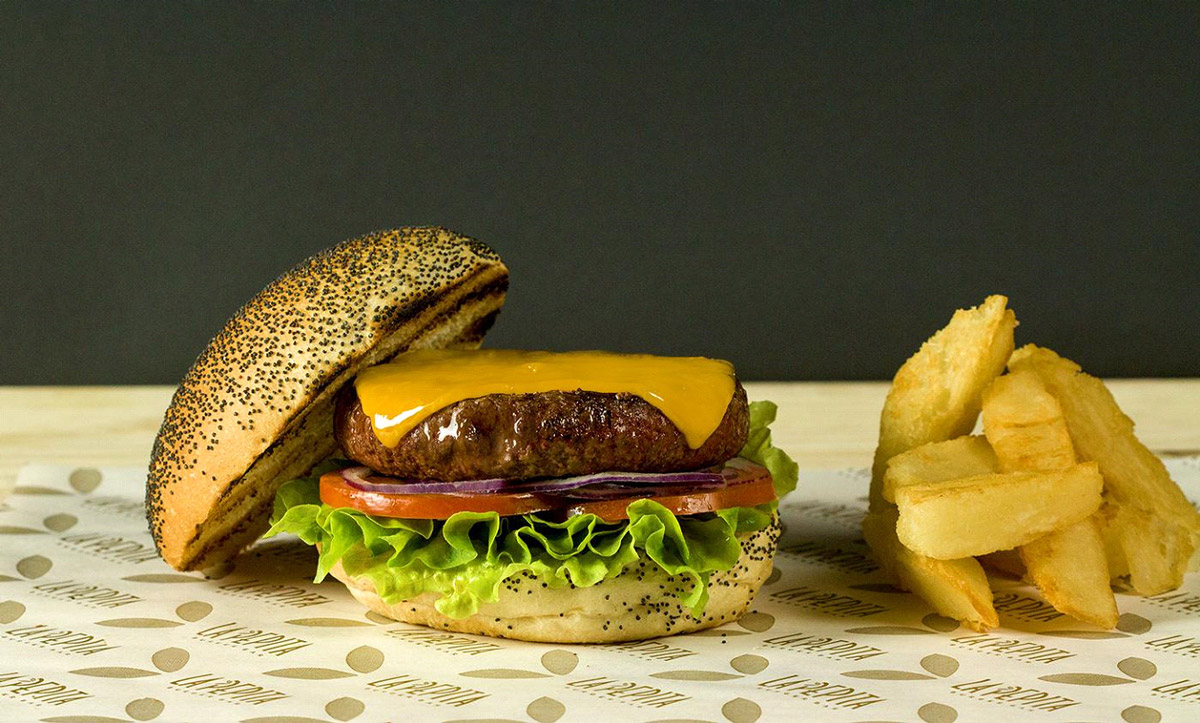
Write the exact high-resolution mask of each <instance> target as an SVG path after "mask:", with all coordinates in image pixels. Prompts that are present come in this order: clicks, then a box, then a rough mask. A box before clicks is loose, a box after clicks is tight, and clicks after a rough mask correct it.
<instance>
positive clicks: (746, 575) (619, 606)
mask: <svg viewBox="0 0 1200 723" xmlns="http://www.w3.org/2000/svg"><path fill="white" fill-rule="evenodd" d="M779 535H780V526H779V516H778V515H776V516H775V517H774V519H773V520H772V521H771V524H770V525H769V526H767V527H765V528H763V529H761V530H759V531H758V532H753V533H749V534H746V535H742V536H740V537H739V538H738V541H739V542H741V544H742V556H741V558H739V559H738V562H737V564H736V565H734V566H733V568H732V569H730V570H728V571H727V572H716V573H713V574H712V575H711V576H710V577H709V579H708V594H709V598H708V604H707V605H705V607H704V611H703V612H702V613H701V614H700V617H699V618H694V617H692V615H691V613H690V612H689V611H688V610H687V609H686V608H684V607H683V606H682V605H680V603H679V599H678V597H677V596H676V592H677V591H680V590H681V589H682V590H683V591H685V592H686V591H687V590H690V589H691V583H689V582H688V581H686V580H681V579H680V578H677V577H673V576H671V575H668V574H667V573H666V572H665V571H663V569H662V568H660V567H658V566H657V565H656V564H655V563H654V562H652V561H650V560H647V559H645V558H642V559H640V560H638V561H636V562H633V563H631V564H630V565H629V566H628V567H626V568H625V569H624V570H622V571H621V574H620V575H617V576H616V577H613V578H609V579H607V580H603V581H601V582H599V583H597V584H595V585H593V586H591V587H572V586H565V587H557V588H555V587H543V586H542V583H541V581H539V580H538V579H536V578H534V577H531V576H530V575H529V574H528V573H522V574H520V575H517V576H514V577H510V578H509V579H507V580H505V581H504V583H503V584H502V585H501V587H500V599H499V600H497V601H496V602H494V603H483V604H482V605H481V606H480V608H479V612H477V613H476V614H474V615H472V616H470V617H466V618H462V619H456V618H450V617H446V616H445V615H443V614H441V613H439V612H438V611H437V610H436V609H435V608H434V606H433V603H434V601H435V600H436V599H437V597H436V596H435V595H434V594H433V593H425V594H423V595H421V596H419V597H417V598H414V599H412V600H407V601H404V602H399V603H396V604H394V605H389V604H387V603H385V602H384V601H383V600H382V599H381V598H380V597H379V595H377V594H376V593H375V587H374V585H373V584H372V583H371V581H370V580H367V579H364V578H361V577H350V576H349V575H347V574H346V571H345V570H344V569H342V563H340V562H339V563H337V564H336V565H334V566H333V569H332V570H331V572H332V574H333V576H334V577H336V578H337V579H339V580H341V581H342V582H343V583H345V584H346V587H348V588H349V589H350V593H351V594H352V595H353V596H354V598H355V599H356V600H358V601H359V602H360V603H362V604H364V605H366V606H367V607H368V608H370V609H371V610H373V611H375V612H377V613H379V614H380V615H384V616H387V617H389V618H392V619H393V620H399V621H400V622H404V623H413V624H415V625H427V626H429V627H431V628H436V629H438V630H453V631H455V632H459V633H471V634H474V635H490V636H492V637H497V638H512V639H514V640H529V641H533V642H541V643H614V642H619V641H623V640H645V639H646V638H658V637H662V636H664V635H678V634H681V633H689V632H692V631H695V630H703V629H704V628H711V627H714V626H716V625H721V624H724V623H729V622H733V621H734V620H737V619H738V618H740V617H741V616H742V615H743V614H744V613H745V612H746V611H747V610H748V609H749V608H750V603H752V602H754V596H755V595H757V594H758V591H759V588H761V587H762V586H763V583H764V582H766V580H767V577H768V576H769V575H770V574H771V569H772V567H773V560H774V557H775V547H776V544H777V543H778V542H779Z"/></svg>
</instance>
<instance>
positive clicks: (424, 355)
mask: <svg viewBox="0 0 1200 723" xmlns="http://www.w3.org/2000/svg"><path fill="white" fill-rule="evenodd" d="M735 384H736V382H735V376H734V371H733V365H732V364H730V363H729V362H727V361H721V360H719V359H705V358H703V357H662V356H651V355H649V354H611V353H608V352H599V351H576V352H563V353H555V352H545V351H515V350H506V349H486V350H479V351H463V350H451V349H423V350H419V351H413V352H409V353H407V354H402V355H401V356H398V357H396V359H394V360H393V361H391V362H389V363H387V364H380V365H378V366H374V367H371V368H369V369H366V370H364V371H362V372H360V373H359V375H358V378H357V379H356V380H355V382H354V387H355V389H356V390H357V391H358V399H359V401H360V402H361V403H362V408H363V412H364V413H365V414H366V415H367V418H369V419H370V420H371V426H372V427H373V428H374V430H375V435H376V436H377V437H378V438H379V441H380V442H382V443H383V444H384V445H385V446H387V447H395V446H396V445H397V444H399V443H400V440H401V439H402V438H403V437H404V435H406V434H408V432H410V431H412V429H413V428H415V427H416V426H417V425H419V424H420V423H421V422H422V421H424V420H425V418H426V417H428V416H429V415H431V414H433V413H435V412H437V411H438V410H441V409H444V408H446V407H448V406H450V405H451V404H454V403H456V402H461V401H463V400H465V399H475V398H477V397H484V396H488V395H490V394H536V393H540V392H554V391H559V392H573V391H578V390H582V391H585V392H599V393H604V394H614V393H618V392H625V393H628V394H635V395H637V396H639V397H641V398H642V399H644V400H646V401H647V402H649V403H650V404H651V405H653V406H654V407H655V408H656V409H658V410H659V411H660V412H662V413H663V415H664V416H666V418H667V419H669V420H671V422H672V423H673V424H674V425H675V427H676V428H677V429H679V431H680V432H682V433H683V436H684V439H686V440H687V443H688V446H689V447H691V448H692V449H696V448H698V447H700V446H701V445H703V444H704V442H705V440H707V439H708V438H709V437H710V436H712V433H713V432H715V431H716V429H717V427H718V426H720V424H721V420H722V419H723V418H724V417H725V410H726V409H727V408H728V407H729V402H730V400H731V399H732V398H733V390H734V386H735Z"/></svg>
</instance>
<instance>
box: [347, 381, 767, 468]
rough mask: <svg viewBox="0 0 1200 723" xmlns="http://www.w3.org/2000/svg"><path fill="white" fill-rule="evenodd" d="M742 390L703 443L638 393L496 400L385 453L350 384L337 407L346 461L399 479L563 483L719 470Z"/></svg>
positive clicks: (737, 423) (459, 406)
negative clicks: (692, 442)
mask: <svg viewBox="0 0 1200 723" xmlns="http://www.w3.org/2000/svg"><path fill="white" fill-rule="evenodd" d="M749 426H750V417H749V412H748V410H747V406H746V390H745V389H743V388H742V385H741V384H737V385H736V387H735V389H734V394H733V399H732V400H731V401H730V402H729V407H728V408H727V409H726V410H725V416H724V418H723V419H722V420H721V424H720V425H719V426H718V427H717V429H716V431H715V432H713V434H712V436H710V437H709V438H708V439H707V440H706V441H705V442H704V444H703V445H701V446H700V447H699V448H698V449H692V448H690V447H688V445H687V441H686V440H685V439H684V436H683V433H681V432H680V431H679V429H677V428H676V427H675V425H674V424H673V423H672V422H671V421H670V420H669V419H667V418H666V416H664V415H663V413H662V412H660V411H658V409H656V408H655V407H654V406H652V405H651V404H650V403H649V402H647V401H645V400H644V399H642V398H641V397H638V396H636V395H633V394H601V393H598V392H585V391H582V390H580V391H573V392H543V393H539V394H492V395H489V396H486V397H479V398H476V399H467V400H464V401H461V402H457V403H455V404H452V405H450V406H448V407H445V408H444V409H441V410H439V411H437V412H434V413H433V414H431V415H430V416H429V417H427V418H426V419H425V420H424V421H422V422H421V423H420V424H418V425H417V426H416V427H415V428H413V429H412V430H411V431H410V432H409V433H408V434H406V435H405V436H404V437H403V438H402V439H401V440H400V443H399V444H398V445H396V446H395V447H391V448H389V447H385V446H383V444H382V443H381V442H380V441H379V439H378V438H377V437H376V436H375V431H374V430H373V429H372V428H371V421H370V420H369V419H368V418H367V416H366V414H364V413H363V410H362V404H361V403H360V402H359V399H358V394H357V393H356V392H355V390H354V386H353V385H349V384H348V385H346V388H345V389H343V390H342V392H341V394H340V395H339V397H338V400H337V409H336V412H335V416H334V435H335V436H336V437H337V440H338V443H339V444H340V445H341V447H342V451H343V452H345V453H346V455H347V456H349V457H350V458H352V459H354V460H355V461H357V462H359V463H360V464H364V465H366V466H368V467H370V468H371V469H373V470H375V471H376V472H379V473H382V474H386V475H390V476H393V477H410V478H415V479H433V480H444V481H459V480H468V479H489V478H493V477H504V478H512V479H528V478H532V477H564V476H571V475H581V474H589V473H592V472H604V471H608V470H621V471H626V472H672V471H682V470H691V469H699V468H702V467H709V466H712V465H716V464H721V463H722V462H725V461H726V460H728V459H730V458H732V457H735V456H736V455H737V453H738V451H739V450H740V449H741V448H742V447H743V446H744V445H745V443H746V436H747V434H748V432H749Z"/></svg>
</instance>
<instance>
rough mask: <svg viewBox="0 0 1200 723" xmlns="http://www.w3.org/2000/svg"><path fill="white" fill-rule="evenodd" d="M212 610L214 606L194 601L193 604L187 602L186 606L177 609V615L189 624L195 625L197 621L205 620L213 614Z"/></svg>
mask: <svg viewBox="0 0 1200 723" xmlns="http://www.w3.org/2000/svg"><path fill="white" fill-rule="evenodd" d="M212 609H213V606H212V605H210V604H209V603H206V602H204V601H202V600H193V601H191V602H185V603H184V604H182V605H180V606H179V607H177V608H175V614H176V615H178V616H179V617H180V618H181V619H183V620H186V621H188V622H189V623H194V622H196V621H197V620H203V619H204V618H206V617H208V614H209V613H211V612H212Z"/></svg>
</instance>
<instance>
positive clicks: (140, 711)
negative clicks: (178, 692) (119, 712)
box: [125, 698, 165, 720]
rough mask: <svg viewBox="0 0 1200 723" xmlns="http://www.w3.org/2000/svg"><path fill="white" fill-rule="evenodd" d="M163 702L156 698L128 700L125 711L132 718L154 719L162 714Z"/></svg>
mask: <svg viewBox="0 0 1200 723" xmlns="http://www.w3.org/2000/svg"><path fill="white" fill-rule="evenodd" d="M164 707H165V706H164V705H163V702H162V701H161V700H158V699H157V698H138V699H137V700H131V701H129V705H127V706H125V713H126V715H128V716H129V717H130V718H132V719H134V720H154V719H155V718H157V717H158V716H160V715H162V712H163V708H164Z"/></svg>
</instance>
